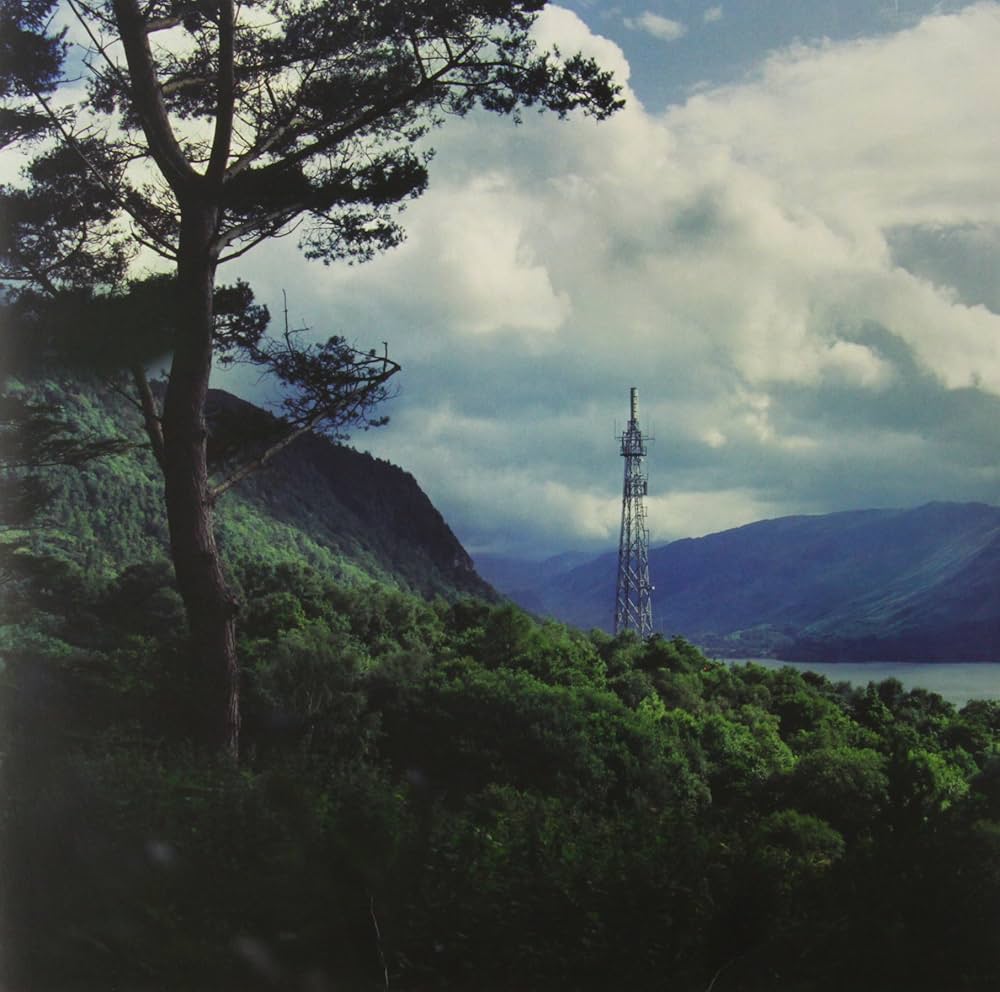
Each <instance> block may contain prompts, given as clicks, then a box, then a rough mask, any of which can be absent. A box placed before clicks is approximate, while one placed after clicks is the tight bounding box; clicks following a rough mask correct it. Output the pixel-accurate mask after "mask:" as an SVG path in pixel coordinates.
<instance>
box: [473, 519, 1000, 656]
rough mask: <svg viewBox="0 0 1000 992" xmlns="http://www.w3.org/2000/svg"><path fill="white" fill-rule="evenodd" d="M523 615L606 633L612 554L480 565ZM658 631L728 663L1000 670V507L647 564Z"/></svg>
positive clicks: (676, 545)
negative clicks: (939, 664)
mask: <svg viewBox="0 0 1000 992" xmlns="http://www.w3.org/2000/svg"><path fill="white" fill-rule="evenodd" d="M476 567H477V569H478V571H479V573H480V574H481V575H482V576H483V577H484V578H485V579H486V580H487V581H489V582H491V583H492V584H493V585H495V586H496V587H497V588H498V589H499V590H500V591H501V592H504V593H505V594H506V595H508V596H510V597H511V598H512V599H514V600H515V601H516V602H518V603H519V604H520V605H522V606H524V607H525V608H527V609H530V610H533V611H535V612H538V613H542V614H547V615H551V616H554V617H556V618H558V619H560V620H563V621H565V622H568V623H573V624H576V625H578V626H581V627H585V628H587V627H601V628H604V629H607V630H610V629H611V626H612V622H613V607H614V595H615V579H616V568H617V555H616V554H615V553H613V552H612V553H607V554H603V555H600V556H599V557H596V558H591V559H590V560H585V561H583V562H580V561H579V560H578V559H576V558H574V557H573V556H567V555H560V556H558V558H555V559H548V560H546V561H543V562H536V563H532V562H526V561H523V560H522V561H514V560H510V559H502V558H497V557H490V556H483V557H479V558H477V560H476ZM650 573H651V576H652V580H653V583H654V585H655V586H656V591H655V593H654V599H653V619H654V626H655V628H656V629H657V630H659V631H661V632H663V633H664V634H668V635H672V634H680V635H682V636H684V637H686V638H689V639H691V640H692V641H694V642H695V643H697V644H699V645H700V646H701V647H703V648H704V649H705V650H707V651H709V652H711V653H714V654H717V655H720V656H725V657H752V656H771V657H777V658H784V659H788V660H806V661H837V660H841V661H869V660H901V661H902V660H907V661H997V660H1000V507H995V506H989V505H986V504H982V503H929V504H927V505H925V506H921V507H918V508H916V509H906V510H858V511H849V512H841V513H832V514H827V515H822V516H794V517H783V518H780V519H776V520H763V521H759V522H757V523H753V524H749V525H747V526H744V527H739V528H736V529H733V530H727V531H722V532H721V533H717V534H710V535H708V536H706V537H701V538H693V539H685V540H680V541H674V542H672V543H671V544H668V545H665V546H663V547H659V548H655V549H653V550H651V551H650Z"/></svg>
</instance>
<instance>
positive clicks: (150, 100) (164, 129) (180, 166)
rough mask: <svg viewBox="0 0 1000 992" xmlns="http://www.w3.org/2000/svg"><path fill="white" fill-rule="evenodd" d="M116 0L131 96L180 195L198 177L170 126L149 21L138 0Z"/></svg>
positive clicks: (160, 164)
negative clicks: (145, 18) (147, 29)
mask: <svg viewBox="0 0 1000 992" xmlns="http://www.w3.org/2000/svg"><path fill="white" fill-rule="evenodd" d="M113 4H114V11H115V18H116V20H117V22H118V33H119V35H120V36H121V39H122V45H123V46H124V47H125V59H126V61H127V62H128V67H129V76H130V78H131V81H132V87H131V89H132V99H133V101H134V103H135V109H136V113H137V114H138V116H139V120H140V122H141V123H142V131H143V134H144V135H145V136H146V141H147V143H148V144H149V150H150V152H151V153H152V156H153V160H154V161H155V162H156V164H157V166H158V167H159V169H160V172H161V173H163V177H164V179H166V181H167V182H168V183H169V184H170V188H171V189H172V190H173V191H174V192H175V193H176V194H177V195H178V197H180V196H182V195H183V194H185V193H187V192H188V191H189V190H190V189H191V187H192V186H193V185H194V184H195V183H196V182H197V180H198V178H199V177H198V174H197V173H196V172H195V171H194V169H193V168H192V167H191V163H190V162H188V160H187V157H186V156H185V155H184V152H183V150H182V149H181V146H180V144H179V143H178V141H177V136H176V135H175V134H174V131H173V128H172V127H171V126H170V118H169V117H168V115H167V108H166V106H165V105H164V103H163V94H162V92H161V90H160V84H159V80H158V79H157V76H156V65H155V62H154V60H153V53H152V51H151V50H150V47H149V35H148V33H147V31H146V22H145V20H144V18H143V16H142V13H141V11H140V10H139V7H138V5H137V4H136V0H113Z"/></svg>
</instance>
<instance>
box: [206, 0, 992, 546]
mask: <svg viewBox="0 0 1000 992" xmlns="http://www.w3.org/2000/svg"><path fill="white" fill-rule="evenodd" d="M535 30H536V35H537V39H538V41H539V42H540V43H541V44H544V45H550V44H558V46H559V47H560V49H561V50H562V51H563V52H572V51H575V50H581V51H583V52H584V53H586V54H591V55H594V56H596V57H597V58H598V59H600V60H601V62H602V63H603V64H604V65H605V66H606V67H608V68H611V69H613V70H614V71H615V73H616V75H617V78H618V80H619V82H621V83H622V85H623V86H624V88H625V97H626V99H627V106H626V109H625V110H623V111H622V112H620V113H619V114H617V115H616V116H615V117H614V118H612V119H611V120H610V121H607V122H604V123H599V124H598V123H595V122H593V121H591V120H586V119H571V120H568V121H565V122H560V121H558V120H557V119H556V118H555V117H554V116H552V115H535V114H533V113H529V114H526V115H525V119H524V122H523V123H522V124H520V125H519V126H514V125H513V124H512V123H511V122H510V121H509V120H507V119H503V118H497V117H492V116H487V115H481V114H473V115H471V116H469V117H468V118H466V119H464V120H456V121H450V122H448V124H447V125H446V126H445V127H444V128H443V129H440V130H439V131H437V132H436V133H435V134H434V136H433V144H434V147H435V149H436V152H437V154H436V157H435V159H434V162H433V163H432V167H431V179H430V186H429V189H428V192H427V193H426V194H425V195H424V196H423V197H421V198H420V199H419V200H418V201H416V202H414V203H413V204H412V205H410V206H409V207H408V209H407V211H406V212H405V214H404V215H403V222H404V225H405V227H406V230H407V232H408V237H407V240H406V242H405V243H404V244H403V245H402V246H400V247H399V248H397V249H394V250H393V251H391V252H389V253H388V254H386V255H383V256H381V257H379V258H378V259H377V260H375V261H373V262H371V263H367V264H365V265H360V266H346V265H341V266H337V265H334V266H330V267H323V266H322V265H321V264H319V263H309V262H306V261H305V260H304V259H303V258H302V256H301V255H299V253H298V252H297V251H296V248H295V245H294V243H293V242H294V239H293V238H290V239H285V240H283V241H280V242H275V243H272V244H270V245H266V246H263V247H261V248H259V249H257V250H256V251H255V252H254V253H252V254H251V255H248V256H247V257H246V258H245V259H244V260H241V262H240V263H239V264H240V268H239V270H236V269H235V268H229V269H228V270H227V271H226V272H225V273H224V274H223V278H224V279H226V280H227V281H228V280H229V279H231V278H232V277H234V276H235V275H237V274H238V275H241V276H243V277H244V278H247V279H249V280H250V281H251V283H252V285H253V286H254V288H255V290H256V292H257V296H258V298H259V299H261V300H262V301H263V302H266V303H268V304H269V306H270V307H271V310H272V313H275V314H278V313H280V310H281V292H282V290H283V289H284V290H286V291H287V293H288V299H289V309H290V314H291V319H292V322H293V323H296V324H298V323H302V324H305V325H308V326H309V327H311V328H313V329H315V332H316V333H317V334H318V335H322V336H323V337H326V336H329V335H330V334H343V335H345V336H346V337H347V338H348V339H350V340H352V341H355V342H356V343H357V344H358V345H359V346H360V347H365V348H367V347H369V346H375V347H379V348H381V342H382V341H383V340H385V341H388V343H389V352H390V354H391V356H392V357H393V358H395V359H396V360H397V361H399V362H401V363H402V366H403V370H402V372H401V373H400V374H399V376H398V377H397V379H398V383H399V390H398V395H397V396H396V397H395V398H394V399H393V400H392V401H391V402H390V403H389V404H388V405H387V407H386V410H385V412H387V413H388V414H389V415H390V417H391V422H390V424H389V425H388V426H386V427H383V428H380V429H378V430H375V431H370V432H368V433H363V434H359V435H357V436H356V437H355V438H354V441H353V443H354V444H355V446H356V447H358V448H360V449H362V450H369V451H371V452H372V453H373V454H375V455H377V456H379V457H382V458H387V459H389V460H391V461H393V462H395V463H396V464H398V465H400V466H402V467H403V468H405V469H406V470H408V471H409V472H411V473H412V474H413V475H414V476H415V477H416V479H417V481H418V482H419V483H420V485H421V486H422V487H423V489H424V490H425V491H426V492H427V494H428V495H429V496H430V498H431V499H432V500H433V502H434V503H435V505H436V506H437V507H438V509H439V510H440V511H441V512H442V513H443V515H444V517H445V519H446V520H447V521H448V522H449V524H450V525H451V527H452V529H453V530H454V531H455V532H456V534H457V535H458V537H459V538H460V540H461V541H462V542H463V544H464V545H465V546H466V548H467V549H468V550H469V551H470V552H471V553H473V554H474V555H475V554H477V553H487V552H492V553H503V554H515V555H525V556H532V557H533V556H543V555H547V554H555V553H558V552H562V551H568V550H598V549H605V548H612V547H615V546H616V545H617V540H618V527H619V522H620V516H621V487H622V470H623V465H622V459H621V457H620V455H619V451H618V445H617V441H616V439H615V435H616V430H618V431H620V430H621V428H622V426H623V424H624V422H625V421H626V420H627V418H628V400H629V389H630V387H633V386H635V387H637V388H638V390H639V417H640V424H641V426H642V428H643V430H644V431H646V432H647V433H649V434H652V435H653V437H654V440H653V441H652V443H651V444H650V448H649V456H648V458H647V460H646V469H647V471H648V475H649V496H648V499H647V507H648V519H649V527H650V535H651V542H652V544H654V545H657V544H661V543H665V542H667V541H670V540H674V539H677V538H681V537H689V536H698V535H701V534H705V533H710V532H713V531H718V530H723V529H726V528H729V527H735V526H739V525H741V524H744V523H748V522H750V521H753V520H757V519H762V518H767V517H776V516H783V515H787V514H797V513H825V512H832V511H836V510H846V509H861V508H868V507H897V506H898V507H906V506H916V505H920V504H922V503H925V502H928V501H931V500H977V501H983V502H988V503H997V502H1000V282H998V279H997V275H998V273H1000V59H998V58H997V52H1000V3H997V2H985V3H984V2H978V3H960V2H952V3H932V2H929V0H919V2H918V0H898V2H896V0H840V2H838V0H828V2H821V0H740V2H738V3H737V2H736V0H731V2H728V3H726V2H723V3H706V2H698V0H677V2H658V0H641V2H638V3H633V2H624V3H621V4H618V5H611V4H604V3H599V2H597V0H590V2H588V0H576V2H573V0H565V2H564V3H562V4H561V5H553V6H549V7H547V8H546V9H545V11H544V13H543V14H542V15H541V17H540V18H539V21H538V23H537V25H536V28H535ZM217 383H218V384H219V385H223V386H227V387H229V388H235V390H236V391H239V392H242V393H243V394H244V395H249V396H252V395H253V393H254V387H253V381H252V380H249V379H243V380H241V379H239V378H238V376H237V377H236V378H234V377H232V376H230V377H228V378H227V377H225V376H219V377H218V378H217Z"/></svg>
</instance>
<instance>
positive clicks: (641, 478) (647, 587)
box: [615, 386, 653, 638]
mask: <svg viewBox="0 0 1000 992" xmlns="http://www.w3.org/2000/svg"><path fill="white" fill-rule="evenodd" d="M629 409H630V413H631V417H630V419H629V422H628V426H627V427H626V428H625V431H624V433H623V434H621V436H620V438H619V440H620V441H621V454H622V457H623V458H624V459H625V481H624V484H623V486H622V529H621V537H620V538H619V540H618V587H617V591H616V593H615V633H616V634H620V633H621V632H622V631H623V630H627V629H629V628H631V629H632V630H634V631H635V632H636V633H637V634H638V635H639V636H640V637H643V638H645V637H649V636H650V635H651V634H652V633H653V603H652V592H653V586H652V584H651V583H650V581H649V530H648V528H647V527H646V504H645V502H644V499H645V496H646V493H647V492H648V491H649V484H648V482H647V480H646V475H645V473H644V472H643V469H642V460H643V458H645V457H646V440H647V439H646V438H644V437H643V436H642V431H641V430H640V429H639V390H638V389H637V388H636V387H635V386H633V387H632V389H631V391H630V393H629ZM648 440H652V438H649V439H648Z"/></svg>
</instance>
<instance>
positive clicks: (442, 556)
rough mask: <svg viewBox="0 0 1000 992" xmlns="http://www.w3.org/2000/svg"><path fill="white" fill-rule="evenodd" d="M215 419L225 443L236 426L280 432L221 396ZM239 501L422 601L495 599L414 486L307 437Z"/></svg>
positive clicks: (392, 469) (385, 466) (406, 477)
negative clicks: (464, 596)
mask: <svg viewBox="0 0 1000 992" xmlns="http://www.w3.org/2000/svg"><path fill="white" fill-rule="evenodd" d="M209 415H210V418H211V421H212V423H213V424H214V425H215V428H216V429H217V431H218V432H219V434H221V435H225V434H227V433H229V430H228V429H229V427H231V425H232V424H233V423H234V422H236V423H238V424H239V425H240V431H241V433H242V432H244V431H246V432H247V433H250V434H251V435H256V436H261V435H263V436H267V434H268V433H272V432H273V430H274V423H275V422H274V418H272V417H271V416H270V414H268V413H266V412H265V411H263V410H260V409H259V408H258V407H255V406H252V405H251V404H249V403H246V402H245V401H243V400H240V399H238V398H237V397H235V396H232V395H231V394H229V393H225V392H222V391H220V390H213V391H212V392H211V394H210V403H209ZM248 427H249V431H248V430H247V429H248ZM227 447H230V446H228V445H227ZM238 498H240V499H242V500H246V501H249V502H250V503H251V504H252V505H254V506H255V507H256V508H258V509H259V510H260V511H261V512H265V513H267V515H268V516H269V517H271V518H272V519H273V520H275V521H278V522H280V523H284V524H288V525H289V526H292V527H295V528H297V529H299V530H301V531H303V532H304V533H306V534H308V535H309V537H310V538H311V539H312V540H314V541H316V542H318V543H319V544H321V545H323V546H325V547H328V548H330V549H331V550H333V551H335V552H336V553H338V554H342V555H344V556H345V557H347V558H349V559H351V560H352V561H355V562H357V563H359V564H361V565H362V567H365V568H366V569H367V570H371V571H374V572H375V575H376V577H380V576H381V575H383V574H384V575H386V576H395V577H396V578H397V579H398V580H400V581H401V583H402V584H403V585H405V586H407V587H409V588H411V589H413V590H414V591H416V592H420V593H422V594H424V595H432V594H435V593H444V594H446V595H447V594H450V593H454V592H460V593H469V594H473V595H478V596H486V597H494V596H495V593H494V592H493V590H492V589H491V588H490V586H488V585H487V584H486V583H485V582H484V581H483V580H482V579H481V578H480V577H479V576H478V575H477V574H476V570H475V567H474V565H473V563H472V559H471V558H470V557H469V555H468V554H467V553H466V551H465V549H464V548H463V547H462V545H461V543H460V542H459V540H458V538H457V537H455V535H454V533H453V532H452V530H451V528H450V527H449V526H448V524H447V523H446V522H445V520H444V518H443V517H442V516H441V514H440V513H439V512H438V511H437V509H436V508H435V507H434V505H433V504H432V503H431V501H430V500H429V499H428V497H427V495H426V494H425V493H424V492H423V490H422V489H421V488H420V486H419V485H418V484H417V481H416V479H414V477H413V476H412V475H411V474H410V473H409V472H406V471H404V470H403V469H401V468H399V467H397V466H396V465H393V464H391V463H390V462H387V461H384V460H382V459H379V458H374V457H372V456H371V455H370V454H367V453H365V452H360V451H356V450H355V449H353V448H350V447H347V446H346V445H342V444H336V443H334V442H331V441H329V440H327V439H326V438H323V437H318V436H316V435H306V436H304V437H302V438H300V439H299V440H297V441H296V442H294V443H293V444H292V445H290V446H289V447H288V448H286V449H285V450H284V451H283V452H281V453H280V454H279V455H277V457H275V458H274V459H273V461H271V462H270V463H269V464H268V465H267V466H266V467H265V468H263V469H262V470H260V471H259V472H257V473H255V474H254V475H252V476H250V477H249V478H248V479H246V480H245V481H244V482H242V483H240V486H239V490H238Z"/></svg>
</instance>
